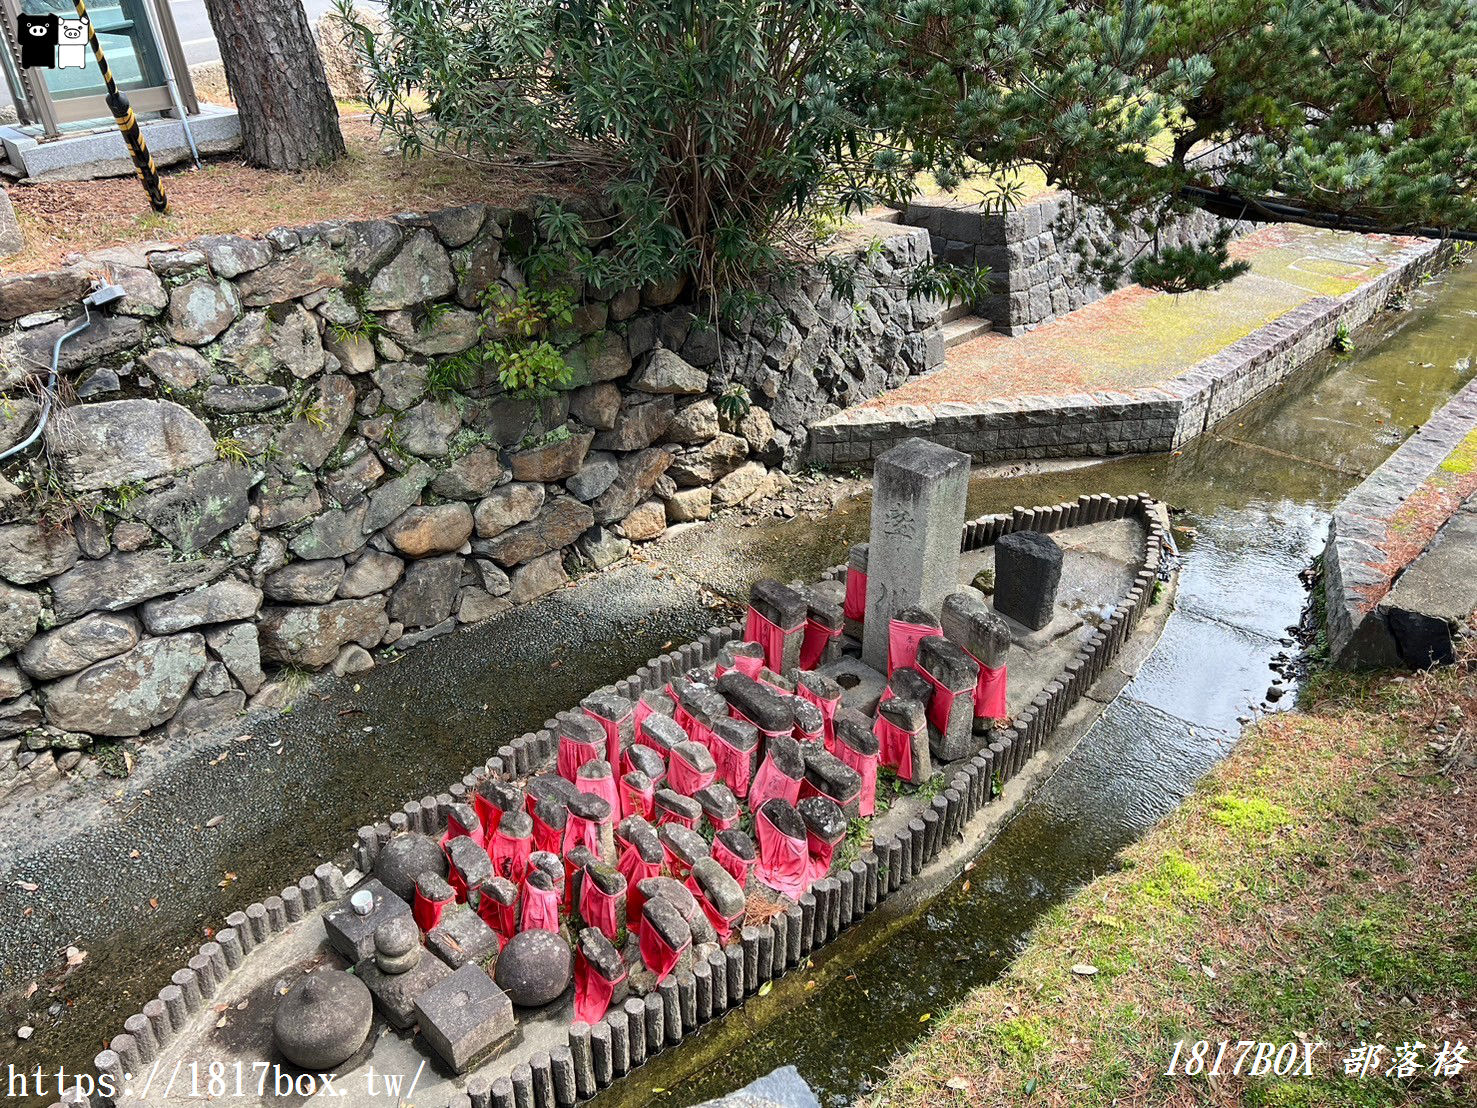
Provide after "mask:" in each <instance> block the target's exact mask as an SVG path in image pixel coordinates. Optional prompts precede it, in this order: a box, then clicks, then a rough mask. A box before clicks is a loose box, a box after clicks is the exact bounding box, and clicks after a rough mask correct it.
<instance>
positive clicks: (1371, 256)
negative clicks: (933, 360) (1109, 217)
mask: <svg viewBox="0 0 1477 1108" xmlns="http://www.w3.org/2000/svg"><path fill="white" fill-rule="evenodd" d="M1410 241H1411V240H1409V239H1400V238H1393V237H1389V236H1363V235H1353V234H1345V233H1341V232H1335V231H1320V230H1315V229H1312V228H1308V227H1293V226H1274V227H1266V228H1263V229H1261V230H1259V231H1254V232H1252V233H1251V234H1249V235H1246V236H1244V237H1243V238H1241V239H1238V240H1237V241H1236V242H1235V243H1233V244H1232V247H1231V253H1232V255H1233V256H1234V257H1236V258H1239V259H1243V260H1245V261H1248V262H1250V263H1251V271H1250V272H1249V273H1246V274H1244V275H1243V276H1241V277H1238V278H1237V279H1236V280H1235V281H1232V282H1230V283H1229V284H1227V285H1224V286H1222V287H1221V288H1219V289H1215V290H1213V291H1210V292H1196V293H1185V294H1182V295H1171V294H1169V293H1161V292H1152V291H1150V290H1148V289H1144V288H1140V287H1139V286H1138V285H1132V286H1129V287H1127V288H1123V289H1120V290H1118V291H1117V292H1114V293H1111V294H1109V295H1108V296H1106V297H1104V298H1103V299H1101V300H1098V301H1096V302H1095V303H1092V304H1089V305H1087V306H1086V307H1084V308H1080V309H1078V310H1077V311H1075V312H1073V313H1072V314H1071V315H1068V316H1064V317H1062V318H1061V319H1057V320H1054V321H1053V322H1051V323H1047V324H1045V325H1043V326H1042V327H1040V328H1038V329H1036V330H1035V331H1031V332H1029V333H1028V334H1026V335H1023V336H1021V337H1019V338H1010V337H1008V336H1006V335H1002V334H998V333H995V332H991V333H989V334H986V335H982V336H980V337H979V338H977V339H973V340H971V341H969V342H965V343H962V344H960V345H959V346H957V347H955V348H954V349H953V350H951V351H949V355H948V359H947V361H946V362H945V364H944V366H943V367H942V368H940V369H938V370H935V371H934V372H933V373H929V374H926V375H925V376H923V377H918V378H915V379H914V380H912V381H909V382H908V383H907V384H905V385H903V386H902V387H900V388H897V389H894V390H892V391H891V392H888V393H884V394H882V395H881V396H877V397H874V398H872V399H871V400H868V401H865V402H864V403H862V404H859V405H857V406H856V407H857V408H861V409H867V410H887V409H890V408H897V407H900V406H903V405H932V404H936V403H940V402H946V401H954V402H964V403H979V402H983V401H989V400H996V399H1001V398H1006V397H1012V396H1019V395H1035V396H1065V395H1074V394H1080V393H1093V392H1101V391H1104V390H1108V391H1114V392H1124V391H1127V390H1130V389H1135V388H1140V387H1143V386H1152V385H1156V384H1160V383H1163V382H1166V381H1168V380H1170V379H1172V378H1174V377H1175V376H1177V375H1178V374H1179V373H1181V372H1182V371H1184V370H1186V369H1188V368H1189V367H1191V366H1193V365H1195V364H1196V363H1198V362H1201V361H1203V360H1204V359H1206V358H1208V357H1210V356H1211V355H1213V354H1215V353H1217V352H1218V351H1220V350H1222V349H1224V348H1225V347H1227V346H1229V345H1231V343H1233V342H1235V341H1236V340H1238V339H1241V338H1245V337H1246V336H1247V335H1249V334H1251V333H1252V332H1253V331H1255V330H1256V329H1257V328H1259V327H1262V326H1264V325H1265V324H1268V323H1271V322H1272V321H1273V320H1276V319H1279V318H1281V317H1282V316H1284V315H1286V314H1287V313H1288V312H1290V311H1292V310H1293V309H1294V308H1296V307H1297V306H1298V305H1300V304H1304V303H1306V302H1308V301H1310V300H1313V299H1314V298H1316V297H1320V296H1326V297H1337V296H1341V295H1343V294H1344V293H1346V292H1350V291H1352V290H1353V289H1354V288H1356V287H1357V286H1359V285H1362V284H1365V283H1367V282H1369V281H1371V280H1373V279H1374V278H1376V277H1378V276H1379V275H1380V274H1381V273H1384V272H1385V270H1386V268H1387V266H1386V259H1387V258H1388V257H1389V256H1390V255H1392V254H1394V253H1395V252H1396V251H1398V250H1399V249H1400V248H1401V247H1402V246H1405V245H1408V244H1409V242H1410Z"/></svg>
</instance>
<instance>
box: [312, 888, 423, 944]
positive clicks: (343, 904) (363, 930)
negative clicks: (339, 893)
mask: <svg viewBox="0 0 1477 1108" xmlns="http://www.w3.org/2000/svg"><path fill="white" fill-rule="evenodd" d="M354 891H355V893H356V894H357V893H360V892H367V893H369V895H370V897H371V898H372V901H373V904H372V907H371V908H370V910H369V912H368V913H367V914H366V915H362V916H361V915H359V914H358V913H357V912H355V911H354V909H353V908H352V907H351V906H350V904H349V899H348V898H347V897H346V898H344V899H343V900H341V901H339V902H338V904H336V905H334V907H332V908H330V909H329V910H328V912H327V913H326V914H325V915H324V917H323V929H324V930H325V931H326V932H328V945H329V946H331V947H333V949H334V950H336V951H338V953H339V954H341V955H343V957H344V958H345V959H346V960H347V961H349V962H360V961H362V960H364V959H365V958H371V957H373V956H374V933H375V930H376V929H377V928H378V927H379V926H380V924H382V923H384V922H386V921H387V920H392V919H395V918H396V917H397V916H408V915H410V905H409V904H407V903H405V901H403V900H401V899H400V898H399V897H398V896H396V895H395V894H394V893H392V892H391V891H390V890H389V889H387V888H385V887H384V885H382V884H380V882H379V880H378V879H376V878H373V877H372V878H370V879H369V880H368V881H366V882H364V884H362V885H360V886H359V887H358V888H357V889H355V890H354Z"/></svg>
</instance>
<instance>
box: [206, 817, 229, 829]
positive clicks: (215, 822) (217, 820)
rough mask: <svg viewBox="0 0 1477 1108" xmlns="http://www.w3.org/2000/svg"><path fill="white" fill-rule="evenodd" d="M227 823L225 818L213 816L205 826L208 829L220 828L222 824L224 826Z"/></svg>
mask: <svg viewBox="0 0 1477 1108" xmlns="http://www.w3.org/2000/svg"><path fill="white" fill-rule="evenodd" d="M225 822H226V817H225V816H211V817H210V818H209V819H208V820H206V821H205V826H206V827H219V826H220V825H221V824H223V823H225Z"/></svg>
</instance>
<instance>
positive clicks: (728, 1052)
mask: <svg viewBox="0 0 1477 1108" xmlns="http://www.w3.org/2000/svg"><path fill="white" fill-rule="evenodd" d="M1392 332H1393V333H1392ZM1359 338H1360V341H1361V344H1362V345H1363V347H1364V349H1363V350H1362V351H1359V352H1356V353H1355V355H1354V356H1352V357H1348V358H1345V359H1342V360H1339V361H1337V362H1336V361H1334V360H1332V359H1325V360H1324V361H1322V362H1320V364H1318V365H1315V366H1310V367H1308V368H1307V369H1305V370H1304V371H1303V373H1302V374H1300V375H1299V378H1298V379H1297V380H1296V381H1294V382H1292V383H1290V384H1289V385H1287V386H1285V387H1283V388H1281V389H1279V390H1277V392H1275V393H1273V394H1271V395H1269V396H1265V397H1263V398H1262V399H1260V400H1259V401H1258V402H1256V403H1254V404H1253V405H1250V406H1249V407H1248V408H1246V409H1244V410H1243V411H1241V412H1238V413H1237V414H1236V416H1235V417H1234V418H1233V419H1232V420H1230V421H1228V422H1227V424H1226V425H1223V426H1222V427H1220V428H1218V429H1217V432H1216V434H1215V435H1213V436H1210V437H1207V438H1204V439H1202V440H1200V441H1198V442H1196V443H1193V444H1192V445H1191V446H1189V447H1188V448H1187V449H1185V450H1184V451H1183V452H1182V453H1181V454H1179V455H1178V456H1175V457H1164V456H1154V457H1141V458H1129V459H1122V460H1119V461H1114V462H1108V463H1104V464H1101V465H1094V466H1091V467H1086V468H1081V469H1073V470H1071V471H1068V472H1066V473H1059V474H1055V475H1051V476H1033V477H1027V478H1020V479H980V478H977V479H976V480H975V481H974V482H973V483H972V486H971V493H970V512H971V514H982V513H985V512H993V511H1000V510H1002V509H1008V508H1009V507H1011V506H1012V505H1014V504H1022V505H1031V504H1043V503H1045V504H1050V503H1055V502H1057V501H1059V500H1064V499H1069V498H1071V497H1074V496H1075V495H1076V494H1077V493H1078V492H1079V491H1082V490H1084V489H1088V490H1092V491H1107V492H1112V493H1118V494H1122V493H1131V492H1136V491H1139V490H1145V491H1148V492H1150V493H1152V494H1153V495H1154V496H1157V497H1159V498H1161V499H1163V500H1165V501H1168V502H1169V503H1170V504H1172V505H1174V506H1175V507H1177V508H1181V509H1184V511H1183V514H1181V515H1178V516H1177V517H1176V518H1175V525H1176V527H1177V529H1178V531H1177V535H1176V537H1177V539H1178V540H1179V542H1180V545H1181V548H1182V551H1183V553H1184V555H1185V557H1184V564H1183V569H1182V571H1181V576H1180V583H1179V596H1178V601H1177V605H1176V610H1175V611H1174V613H1173V614H1172V615H1171V616H1170V618H1169V620H1168V622H1167V624H1166V626H1165V629H1164V634H1163V636H1162V638H1161V639H1160V642H1159V644H1158V646H1157V647H1156V648H1155V650H1154V652H1153V653H1152V655H1151V656H1150V657H1149V659H1148V660H1147V661H1146V662H1145V664H1144V665H1143V666H1142V667H1141V668H1140V670H1139V672H1138V675H1137V676H1136V678H1135V679H1134V680H1133V681H1132V682H1131V683H1130V684H1129V685H1128V687H1127V688H1126V689H1125V690H1124V692H1123V694H1122V695H1121V696H1119V697H1118V699H1117V700H1116V701H1114V702H1113V703H1112V704H1111V705H1110V706H1109V707H1108V709H1107V710H1106V711H1105V712H1104V713H1103V715H1102V716H1101V718H1100V719H1099V720H1098V722H1097V723H1096V724H1095V725H1094V727H1093V728H1092V729H1091V730H1090V731H1089V733H1088V734H1087V735H1086V736H1085V737H1084V739H1083V741H1082V743H1081V745H1080V746H1079V747H1078V748H1077V750H1076V751H1075V752H1074V753H1073V755H1072V757H1071V758H1069V759H1068V760H1067V762H1066V763H1064V764H1063V766H1062V767H1061V768H1060V769H1059V770H1058V771H1057V773H1056V774H1055V775H1054V776H1053V777H1052V778H1051V779H1050V780H1049V781H1048V782H1047V783H1046V784H1045V785H1044V786H1042V788H1041V789H1040V790H1039V791H1038V792H1037V793H1036V794H1035V795H1034V796H1033V797H1032V798H1031V800H1030V802H1029V803H1028V804H1027V805H1026V807H1025V808H1023V809H1022V810H1021V812H1020V813H1019V814H1018V815H1017V816H1016V817H1015V818H1014V819H1013V820H1012V821H1011V822H1010V823H1009V824H1008V825H1007V826H1006V828H1005V829H1004V831H1003V832H1002V833H1001V834H1000V836H999V837H998V838H997V839H996V841H995V842H994V843H993V844H992V845H991V846H990V847H988V848H987V849H986V850H985V851H984V852H983V854H982V855H981V856H980V857H979V858H978V859H977V861H976V864H975V866H974V868H973V869H972V870H971V872H970V873H969V875H968V886H969V887H968V889H967V890H966V889H965V888H964V885H963V883H956V884H955V885H953V886H951V887H950V888H948V889H946V890H945V891H944V892H942V893H941V894H940V895H938V896H937V897H935V898H934V899H933V900H931V901H930V902H928V903H927V904H925V905H924V906H923V907H922V908H921V909H920V910H919V911H918V912H916V913H915V914H914V915H913V916H912V917H910V918H909V919H907V920H906V921H903V922H901V923H900V924H898V925H896V926H893V927H889V928H888V930H887V934H886V935H885V937H884V936H880V935H879V936H869V937H867V938H866V939H863V940H862V941H851V942H847V941H845V940H844V939H843V941H842V942H841V943H840V944H839V947H840V949H838V950H837V951H835V953H834V954H828V956H827V957H826V958H825V960H824V961H822V960H821V959H817V961H818V963H820V964H818V965H817V966H816V967H815V968H814V969H813V970H812V971H811V972H808V973H807V972H793V973H791V974H789V975H787V977H786V978H785V979H783V980H782V981H781V982H780V983H778V984H776V986H775V987H774V988H773V990H772V991H771V992H770V994H769V995H768V996H765V997H763V998H759V997H755V998H751V999H750V1000H749V1001H748V1002H747V1003H746V1004H745V1006H744V1008H743V1010H742V1012H740V1013H739V1014H737V1015H736V1016H729V1017H726V1018H725V1019H723V1020H721V1021H719V1022H717V1023H716V1024H713V1025H711V1026H710V1027H709V1028H708V1029H705V1030H704V1031H703V1032H700V1033H699V1035H698V1036H697V1037H696V1038H695V1039H693V1040H690V1041H686V1042H684V1043H683V1046H682V1049H680V1050H676V1051H672V1052H669V1053H668V1054H665V1055H661V1056H659V1057H658V1058H657V1059H656V1060H655V1061H654V1062H650V1063H648V1064H647V1066H646V1067H645V1068H644V1069H643V1070H642V1071H641V1074H640V1076H639V1078H638V1079H637V1080H636V1081H627V1082H625V1083H624V1084H623V1085H618V1086H616V1087H615V1088H614V1089H612V1090H611V1091H610V1092H608V1093H606V1094H605V1095H604V1096H603V1097H601V1098H599V1099H598V1100H597V1101H596V1103H597V1104H600V1105H627V1104H631V1105H634V1104H647V1103H650V1104H670V1105H684V1104H691V1103H693V1102H695V1101H699V1100H703V1099H705V1098H708V1097H712V1096H717V1095H719V1094H721V1093H723V1092H725V1091H728V1090H731V1089H733V1088H736V1087H738V1086H741V1085H744V1084H747V1083H748V1082H749V1081H752V1080H754V1079H755V1078H756V1077H759V1076H761V1075H762V1074H764V1073H767V1072H769V1071H770V1070H772V1069H773V1068H774V1067H776V1066H780V1065H794V1066H796V1067H797V1068H798V1070H799V1072H800V1075H801V1076H802V1077H803V1078H805V1080H806V1081H808V1082H809V1083H810V1084H811V1086H812V1087H813V1088H814V1089H815V1091H816V1093H817V1095H818V1096H819V1097H820V1098H821V1101H822V1103H824V1104H828V1105H829V1104H836V1105H839V1104H846V1103H850V1102H851V1101H853V1100H855V1099H856V1098H857V1097H858V1096H860V1095H862V1094H864V1093H865V1092H866V1091H867V1089H868V1088H869V1087H870V1085H871V1084H872V1082H873V1081H874V1080H875V1079H876V1078H877V1077H878V1076H879V1074H880V1071H881V1069H882V1068H883V1067H885V1066H886V1064H887V1062H888V1061H889V1060H890V1059H891V1058H892V1057H893V1055H894V1054H895V1053H897V1052H898V1051H899V1050H904V1049H906V1048H907V1047H908V1045H909V1044H910V1043H911V1042H912V1041H913V1040H915V1039H917V1038H918V1037H919V1036H921V1035H922V1034H924V1033H925V1032H926V1030H927V1027H928V1024H927V1022H926V1020H924V1017H925V1016H933V1015H938V1014H939V1013H941V1012H942V1010H943V1009H945V1008H946V1007H948V1006H949V1005H950V1004H952V1003H954V1002H956V1001H958V1000H959V999H961V998H962V997H963V996H964V995H965V994H966V993H967V992H968V991H969V990H970V989H971V988H973V987H975V986H977V985H981V984H985V983H987V982H989V981H991V980H993V979H994V978H995V977H996V976H997V975H998V974H999V973H1000V972H1001V970H1002V969H1004V967H1005V966H1006V965H1007V964H1008V963H1009V961H1010V959H1011V958H1012V956H1013V954H1014V953H1015V951H1016V950H1017V949H1018V948H1019V947H1020V945H1021V944H1022V943H1023V942H1024V941H1025V938H1026V935H1027V932H1028V931H1029V929H1030V927H1031V925H1032V924H1033V922H1034V921H1035V920H1036V919H1037V918H1038V916H1039V915H1040V913H1041V912H1043V911H1044V910H1045V909H1047V908H1049V907H1051V906H1052V905H1054V904H1057V903H1059V902H1060V901H1061V900H1062V899H1063V898H1064V897H1065V896H1067V895H1069V894H1070V893H1071V892H1072V890H1073V889H1075V888H1077V887H1078V886H1080V885H1082V884H1083V883H1085V882H1087V881H1090V880H1091V879H1092V878H1093V877H1094V876H1096V875H1097V874H1099V873H1102V872H1103V871H1104V870H1106V869H1108V868H1110V867H1111V866H1112V864H1113V857H1114V855H1115V854H1116V853H1117V852H1118V851H1119V850H1121V849H1122V848H1123V847H1124V846H1126V845H1128V844H1129V843H1130V842H1132V841H1133V840H1134V839H1136V838H1138V836H1140V835H1141V834H1142V833H1143V832H1144V831H1145V830H1146V829H1147V828H1148V827H1150V826H1151V825H1152V824H1154V823H1155V822H1156V821H1157V820H1159V819H1160V818H1162V817H1163V816H1164V815H1166V814H1167V813H1169V812H1170V811H1172V810H1173V809H1174V807H1175V806H1176V805H1177V804H1178V803H1179V802H1180V801H1181V800H1182V799H1183V798H1184V797H1185V796H1186V795H1188V793H1189V791H1190V790H1191V789H1192V788H1193V786H1194V784H1195V782H1196V781H1197V780H1198V779H1199V778H1200V777H1201V775H1203V774H1204V773H1205V771H1206V770H1208V769H1209V768H1210V767H1211V766H1212V765H1214V764H1215V762H1216V761H1217V760H1218V759H1220V758H1221V757H1223V756H1224V755H1225V754H1226V753H1227V752H1228V751H1229V749H1230V748H1231V747H1232V746H1233V745H1234V743H1235V742H1236V739H1237V735H1238V733H1239V731H1240V724H1239V723H1238V722H1237V721H1238V718H1245V717H1247V716H1250V715H1252V706H1253V705H1257V704H1259V702H1260V701H1261V700H1262V698H1263V696H1264V694H1265V692H1266V689H1267V687H1268V685H1269V684H1270V683H1271V681H1272V680H1273V678H1274V677H1275V676H1276V674H1275V673H1274V671H1273V670H1272V668H1271V665H1270V663H1272V662H1273V661H1274V660H1275V659H1276V658H1277V656H1278V655H1279V653H1284V652H1285V651H1286V648H1287V647H1288V646H1289V645H1290V639H1289V637H1288V633H1289V630H1290V629H1291V628H1292V627H1293V626H1294V625H1296V624H1297V622H1298V619H1299V615H1300V613H1301V610H1302V608H1303V605H1304V603H1305V601H1306V599H1307V596H1306V590H1305V589H1304V587H1303V585H1302V583H1301V581H1300V579H1299V573H1300V572H1301V571H1302V570H1303V569H1304V568H1305V567H1306V566H1307V565H1308V564H1309V563H1310V561H1311V560H1312V559H1313V557H1314V556H1315V555H1317V554H1318V553H1319V552H1320V551H1321V549H1322V546H1323V541H1324V537H1325V534H1326V530H1327V524H1328V513H1329V511H1330V509H1331V508H1332V506H1333V505H1334V504H1335V503H1336V502H1337V501H1338V500H1339V499H1340V498H1341V497H1342V496H1343V494H1344V492H1345V491H1346V490H1347V489H1348V487H1350V486H1351V485H1353V484H1355V483H1357V481H1358V480H1359V479H1360V478H1361V477H1362V475H1363V474H1365V473H1367V472H1368V471H1369V470H1370V469H1373V468H1374V467H1375V466H1376V465H1378V464H1379V462H1380V461H1382V460H1383V459H1384V457H1385V456H1386V455H1387V454H1388V453H1389V451H1390V450H1391V449H1392V448H1393V446H1394V445H1395V443H1397V442H1398V441H1400V439H1396V438H1395V437H1394V435H1393V434H1390V433H1389V432H1391V431H1392V430H1394V429H1398V430H1399V431H1400V432H1401V435H1400V438H1401V439H1403V438H1404V436H1405V434H1408V433H1409V432H1410V431H1411V430H1412V429H1413V428H1414V427H1415V426H1418V425H1419V424H1420V423H1422V422H1424V421H1425V420H1426V419H1427V418H1429V416H1430V415H1431V414H1432V412H1434V411H1435V410H1436V409H1437V408H1439V407H1440V406H1441V405H1442V404H1443V403H1444V402H1445V401H1446V399H1447V398H1448V397H1449V396H1450V394H1451V393H1452V392H1454V391H1455V390H1456V389H1457V388H1459V387H1461V385H1462V384H1464V383H1465V381H1466V379H1467V376H1468V374H1469V372H1470V368H1471V365H1472V361H1473V357H1474V354H1477V270H1474V269H1472V268H1468V269H1466V270H1461V271H1458V272H1457V273H1456V274H1454V275H1453V276H1452V277H1450V278H1449V279H1448V280H1447V281H1446V282H1445V283H1444V284H1443V285H1442V286H1441V288H1440V289H1439V291H1435V292H1432V291H1429V290H1428V291H1425V292H1423V293H1421V294H1418V301H1417V307H1416V308H1415V309H1414V310H1413V311H1411V312H1408V313H1405V314H1404V315H1403V316H1401V317H1398V318H1391V317H1388V316H1387V317H1384V318H1382V319H1381V320H1380V321H1379V324H1378V325H1376V326H1375V327H1372V328H1370V329H1369V331H1368V332H1367V333H1365V334H1363V335H1360V336H1359ZM1274 451H1275V453H1274ZM811 980H814V981H815V982H816V986H815V987H814V988H806V985H807V983H808V982H809V981H811ZM653 1089H658V1090H661V1091H660V1092H653V1091H652V1090H653Z"/></svg>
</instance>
